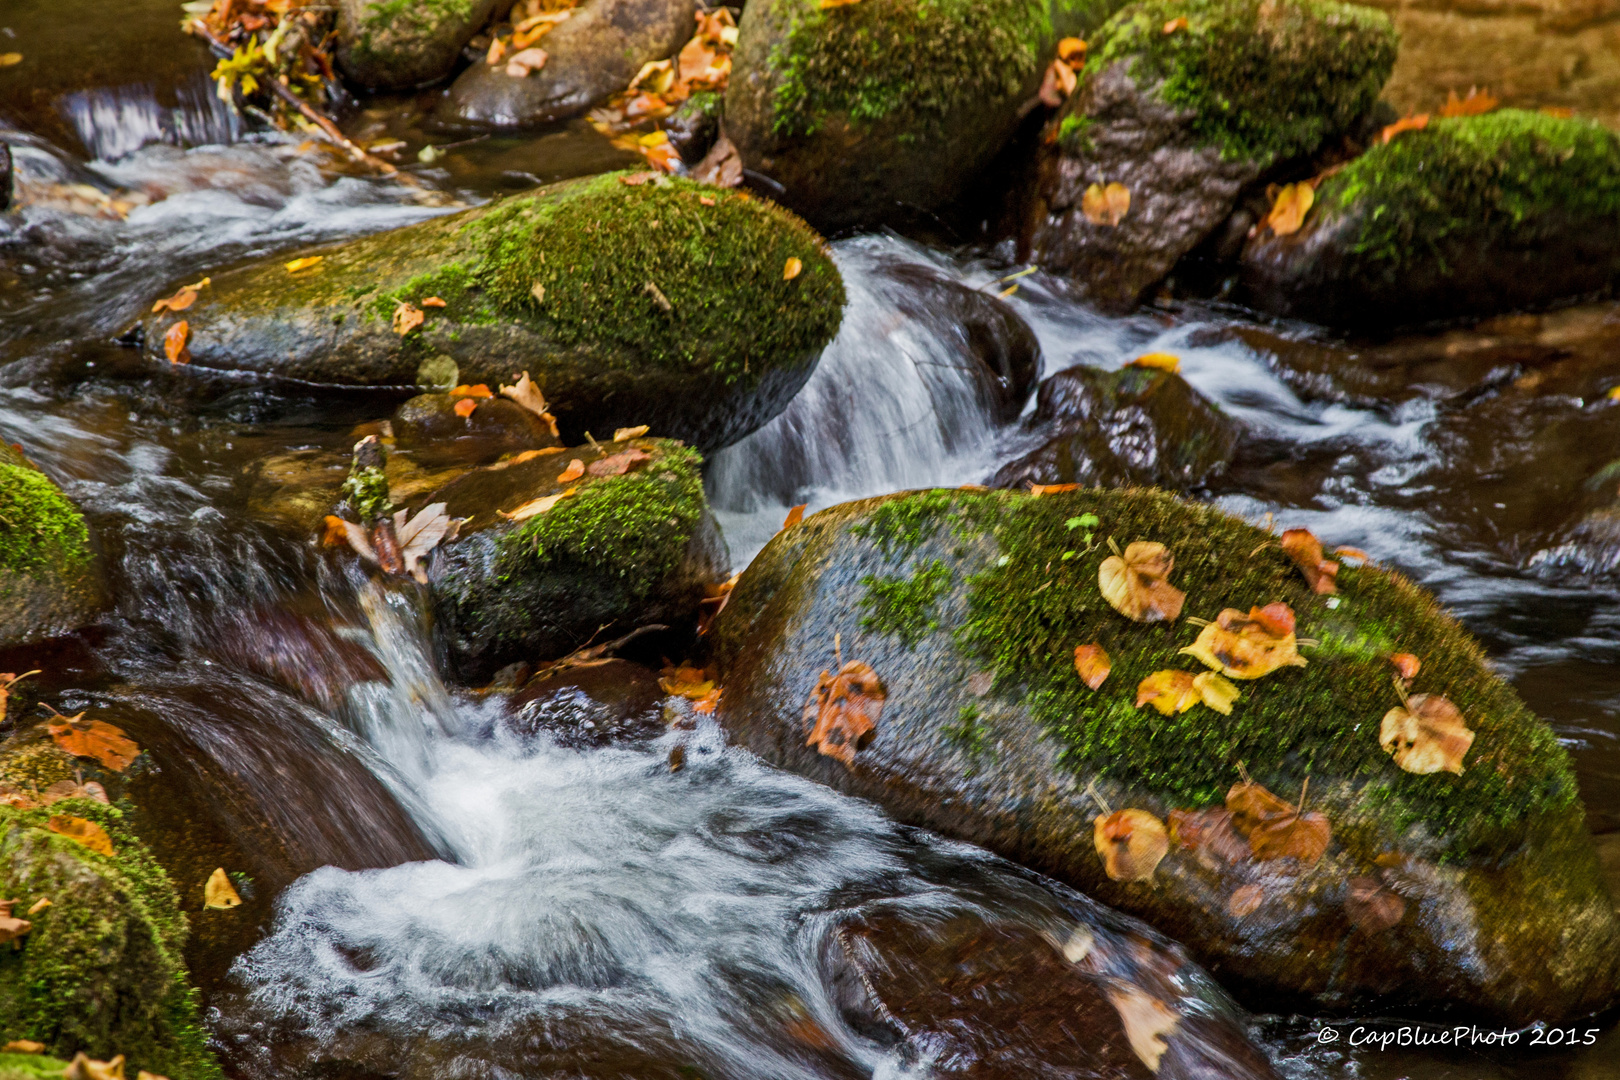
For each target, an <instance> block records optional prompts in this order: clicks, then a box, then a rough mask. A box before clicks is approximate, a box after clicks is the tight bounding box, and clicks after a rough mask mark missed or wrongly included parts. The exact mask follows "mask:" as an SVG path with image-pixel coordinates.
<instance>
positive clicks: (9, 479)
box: [0, 444, 106, 646]
mask: <svg viewBox="0 0 1620 1080" xmlns="http://www.w3.org/2000/svg"><path fill="white" fill-rule="evenodd" d="M105 597H106V593H105V588H104V586H103V584H102V580H101V575H100V571H99V569H98V567H97V565H96V558H95V554H94V552H93V551H92V550H91V547H90V530H89V527H88V526H87V525H86V524H85V521H84V515H83V514H81V513H80V512H79V508H78V507H76V506H74V505H73V503H72V502H71V501H70V500H69V499H68V497H67V496H66V495H64V494H62V489H61V488H59V487H57V486H56V484H55V483H53V482H52V481H51V479H50V477H48V476H46V475H45V474H44V473H42V472H40V471H39V470H38V469H36V468H34V466H33V465H32V463H30V462H29V461H28V460H27V459H26V458H25V457H23V455H22V454H21V453H19V452H18V451H16V450H13V449H12V448H11V447H9V446H5V445H4V444H0V646H4V645H20V644H23V643H25V642H29V641H36V640H38V639H41V638H46V637H50V636H52V635H54V634H60V633H63V632H65V631H68V630H71V629H73V628H74V627H77V626H81V625H83V624H84V623H85V622H86V621H88V620H89V619H90V618H91V617H92V616H93V615H94V614H95V613H96V611H98V610H99V609H100V608H101V606H102V605H103V603H104V602H105Z"/></svg>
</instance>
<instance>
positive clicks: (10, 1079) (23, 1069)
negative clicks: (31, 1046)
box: [0, 1054, 68, 1080]
mask: <svg viewBox="0 0 1620 1080" xmlns="http://www.w3.org/2000/svg"><path fill="white" fill-rule="evenodd" d="M67 1064H68V1063H67V1062H65V1061H62V1060H61V1059H59V1058H53V1057H47V1056H46V1055H44V1054H0V1080H62V1075H63V1072H64V1071H65V1070H66V1069H67Z"/></svg>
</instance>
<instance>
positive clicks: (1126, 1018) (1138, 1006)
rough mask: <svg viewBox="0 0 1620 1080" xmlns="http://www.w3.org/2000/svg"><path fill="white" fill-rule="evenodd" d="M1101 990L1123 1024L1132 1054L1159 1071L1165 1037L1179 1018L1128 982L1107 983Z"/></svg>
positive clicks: (1173, 1029)
mask: <svg viewBox="0 0 1620 1080" xmlns="http://www.w3.org/2000/svg"><path fill="white" fill-rule="evenodd" d="M1105 991H1106V993H1107V994H1108V1003H1109V1004H1110V1005H1112V1006H1113V1007H1114V1010H1115V1011H1116V1012H1118V1013H1119V1019H1120V1022H1121V1023H1122V1024H1124V1025H1125V1038H1126V1040H1127V1041H1128V1042H1129V1043H1130V1044H1131V1049H1132V1050H1133V1051H1135V1052H1136V1056H1137V1057H1139V1058H1141V1059H1142V1064H1144V1065H1146V1066H1147V1067H1148V1069H1149V1071H1151V1072H1155V1073H1157V1072H1158V1071H1159V1062H1160V1060H1162V1059H1163V1057H1164V1054H1165V1051H1166V1050H1169V1049H1170V1044H1169V1043H1168V1042H1166V1041H1165V1040H1166V1036H1169V1035H1174V1034H1175V1033H1176V1031H1177V1029H1178V1028H1179V1027H1180V1026H1181V1017H1179V1016H1178V1015H1176V1013H1175V1012H1173V1011H1172V1010H1171V1009H1170V1007H1169V1006H1168V1005H1166V1004H1165V1003H1164V1002H1162V1001H1160V1000H1159V999H1158V998H1156V997H1154V996H1153V995H1152V994H1150V993H1148V992H1147V991H1146V990H1143V989H1142V988H1141V987H1138V986H1132V985H1130V984H1129V983H1118V982H1110V983H1109V984H1108V985H1107V986H1106V987H1105Z"/></svg>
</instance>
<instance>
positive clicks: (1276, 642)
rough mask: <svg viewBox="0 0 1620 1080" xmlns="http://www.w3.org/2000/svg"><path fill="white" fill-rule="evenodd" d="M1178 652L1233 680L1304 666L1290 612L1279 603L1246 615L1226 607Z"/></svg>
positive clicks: (1250, 611) (1252, 609) (1254, 610)
mask: <svg viewBox="0 0 1620 1080" xmlns="http://www.w3.org/2000/svg"><path fill="white" fill-rule="evenodd" d="M1181 651H1182V652H1183V653H1186V654H1187V655H1188V656H1192V657H1195V658H1197V659H1198V660H1201V661H1203V662H1204V664H1205V665H1207V666H1208V667H1210V668H1213V669H1214V670H1215V671H1218V672H1220V673H1221V674H1222V675H1227V676H1230V677H1231V678H1234V679H1259V678H1262V677H1264V676H1266V675H1270V674H1271V673H1272V672H1274V671H1277V670H1278V669H1280V668H1285V667H1304V666H1305V664H1306V660H1305V658H1304V657H1303V656H1301V655H1299V639H1298V638H1296V637H1295V636H1294V612H1293V609H1291V608H1290V607H1289V606H1288V605H1287V604H1282V603H1277V604H1267V605H1266V606H1265V607H1263V608H1259V607H1255V608H1250V609H1249V613H1248V614H1247V615H1245V614H1243V612H1241V611H1239V610H1238V609H1237V608H1226V609H1225V610H1223V611H1222V612H1221V613H1220V614H1219V615H1218V616H1216V618H1215V621H1214V622H1212V623H1207V624H1205V626H1204V629H1203V630H1202V631H1201V632H1200V633H1199V635H1198V640H1197V641H1195V642H1193V643H1192V644H1191V645H1189V646H1187V647H1186V648H1185V649H1182V650H1181Z"/></svg>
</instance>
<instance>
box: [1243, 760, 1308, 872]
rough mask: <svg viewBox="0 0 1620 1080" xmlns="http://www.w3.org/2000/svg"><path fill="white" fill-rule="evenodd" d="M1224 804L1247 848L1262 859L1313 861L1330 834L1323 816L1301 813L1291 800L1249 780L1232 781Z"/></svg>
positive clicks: (1302, 795) (1257, 857)
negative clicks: (1244, 836) (1245, 839)
mask: <svg viewBox="0 0 1620 1080" xmlns="http://www.w3.org/2000/svg"><path fill="white" fill-rule="evenodd" d="M1303 797H1304V793H1303V791H1302V792H1301V798H1303ZM1226 808H1227V809H1228V810H1230V811H1232V824H1233V826H1234V827H1235V828H1236V829H1237V831H1238V832H1240V833H1243V834H1245V835H1247V836H1248V838H1249V850H1250V851H1251V852H1253V853H1254V857H1255V858H1256V859H1260V860H1262V861H1264V860H1269V859H1286V858H1294V859H1298V860H1300V861H1301V862H1302V863H1306V864H1308V865H1313V864H1315V863H1316V861H1317V860H1318V859H1320V858H1321V857H1322V853H1323V852H1325V851H1326V850H1327V846H1328V842H1329V841H1330V840H1331V839H1332V838H1333V828H1332V826H1331V825H1330V824H1329V823H1328V819H1327V817H1326V816H1324V815H1322V814H1318V813H1315V812H1310V813H1302V812H1301V811H1300V808H1299V807H1297V806H1295V805H1294V804H1293V803H1291V802H1289V801H1288V800H1286V799H1282V798H1279V797H1278V796H1276V795H1273V794H1272V793H1271V792H1269V791H1267V790H1266V789H1265V788H1263V787H1261V786H1260V785H1259V784H1256V783H1253V782H1251V781H1247V780H1245V781H1244V782H1242V783H1240V784H1234V785H1232V788H1231V790H1230V791H1228V792H1227V793H1226Z"/></svg>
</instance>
